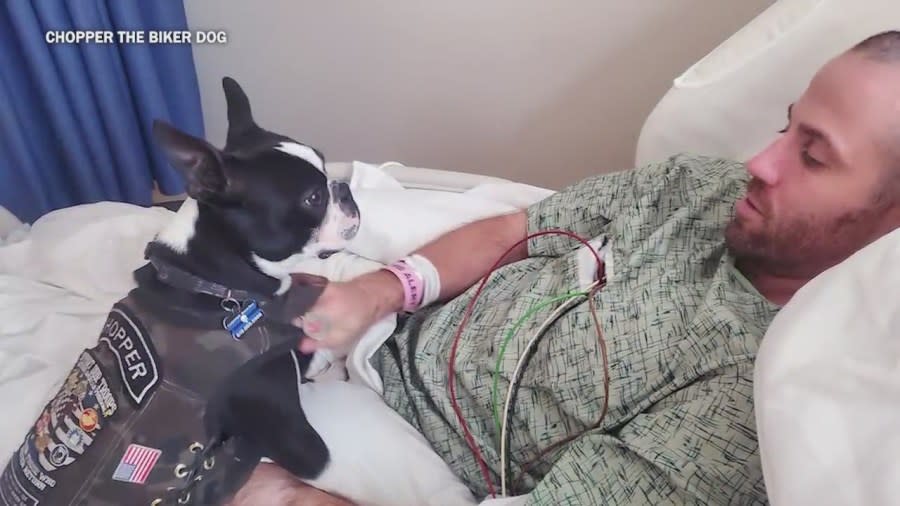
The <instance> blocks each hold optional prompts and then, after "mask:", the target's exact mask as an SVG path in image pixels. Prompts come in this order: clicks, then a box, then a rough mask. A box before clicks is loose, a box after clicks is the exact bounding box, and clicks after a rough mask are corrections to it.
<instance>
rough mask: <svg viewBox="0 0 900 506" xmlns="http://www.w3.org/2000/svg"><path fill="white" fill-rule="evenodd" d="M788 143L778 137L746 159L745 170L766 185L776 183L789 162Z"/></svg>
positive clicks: (783, 138) (784, 138)
mask: <svg viewBox="0 0 900 506" xmlns="http://www.w3.org/2000/svg"><path fill="white" fill-rule="evenodd" d="M789 147H790V144H789V143H788V142H787V141H786V137H780V138H778V139H776V140H775V141H773V142H772V143H771V144H769V145H768V146H766V148H765V149H763V150H762V151H760V152H759V153H757V154H756V156H754V157H753V158H751V159H750V160H748V161H747V163H746V165H747V172H749V173H750V175H751V176H753V177H755V178H757V179H759V180H761V181H763V182H764V183H766V184H767V185H774V184H776V183H778V180H779V179H780V178H781V175H782V173H783V172H784V171H785V170H786V169H787V167H788V166H789V163H790V158H789V157H788V155H789Z"/></svg>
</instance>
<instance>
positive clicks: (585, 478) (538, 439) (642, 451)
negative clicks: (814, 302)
mask: <svg viewBox="0 0 900 506" xmlns="http://www.w3.org/2000/svg"><path fill="white" fill-rule="evenodd" d="M746 182H747V174H746V171H745V170H744V167H743V165H741V164H740V163H737V162H731V161H727V160H720V159H714V158H705V157H698V156H687V155H679V156H675V157H672V158H671V159H668V160H666V161H663V162H659V163H654V164H650V165H647V166H643V167H640V168H637V169H633V170H628V171H622V172H616V173H611V174H604V175H599V176H595V177H591V178H588V179H586V180H583V181H581V182H579V183H577V184H575V185H573V186H571V187H569V188H566V189H564V190H563V191H560V192H558V193H555V194H553V195H551V196H550V197H548V198H546V199H544V200H543V201H541V202H539V203H537V204H534V205H532V206H531V207H530V208H529V209H528V210H527V214H528V229H529V230H528V231H529V233H533V232H537V231H540V230H547V229H564V230H568V231H571V232H574V233H576V234H579V235H580V236H582V237H584V238H587V239H590V238H595V237H599V236H603V235H605V236H606V237H608V238H609V240H610V241H611V250H610V254H611V255H612V259H611V263H610V267H611V269H612V271H611V272H608V280H607V284H606V286H605V287H604V288H603V289H602V290H601V291H600V292H598V293H597V294H596V295H595V300H596V303H597V304H596V305H597V309H598V317H599V321H600V324H601V328H602V331H603V335H604V338H605V341H606V346H607V349H608V357H609V378H610V382H609V399H608V413H607V414H606V416H605V419H604V420H603V422H602V424H601V425H600V426H599V427H597V428H594V429H591V430H588V431H587V432H586V433H584V434H583V435H581V436H579V437H578V438H576V439H574V440H573V441H572V442H570V443H568V444H566V445H564V446H562V447H561V448H559V449H557V450H554V451H552V452H550V453H548V454H546V455H545V456H544V457H542V458H541V459H540V460H539V461H538V463H536V464H534V465H533V466H531V468H530V469H529V470H528V472H527V474H526V475H525V476H524V478H523V479H522V480H520V482H519V483H518V485H517V486H516V488H514V489H512V490H510V491H509V492H508V495H518V494H526V493H527V494H529V501H528V503H529V504H547V505H558V504H576V505H595V504H597V505H599V504H652V505H657V504H762V503H765V502H766V495H765V487H764V483H763V477H762V469H761V466H760V459H759V447H758V445H757V440H756V433H755V423H754V414H753V360H754V358H755V356H756V353H757V350H758V346H759V343H760V341H761V339H762V337H763V335H764V333H765V330H766V328H767V327H768V325H769V323H770V322H771V319H772V318H773V317H774V316H775V314H776V312H777V310H778V306H776V305H774V304H772V303H770V302H769V301H767V300H765V299H764V298H763V297H762V296H761V295H760V294H759V293H758V292H757V291H756V290H755V289H754V287H753V286H752V285H751V284H750V283H749V282H748V281H747V280H746V278H744V277H743V276H742V275H741V274H740V272H739V271H738V270H737V269H736V268H735V267H734V259H733V258H732V257H731V256H730V255H729V254H728V252H727V250H726V248H725V245H724V235H723V232H724V228H725V225H726V224H727V223H728V221H729V220H730V219H731V217H732V216H733V206H734V202H735V200H737V199H738V198H739V197H740V196H741V195H742V194H743V192H744V190H745V188H746ZM580 246H581V243H579V242H577V241H575V240H573V239H571V238H568V237H564V236H541V237H537V238H533V239H531V240H529V242H528V252H529V258H527V259H525V260H523V261H520V262H517V263H515V264H511V265H508V266H506V267H504V268H502V269H500V270H498V271H497V273H495V274H494V275H493V276H492V277H491V279H490V281H489V282H488V283H487V285H486V287H485V289H484V292H483V294H482V296H481V297H480V298H479V301H478V302H477V303H476V306H475V308H474V312H473V314H472V317H471V318H470V320H469V323H468V325H467V326H466V328H465V331H464V332H463V334H462V337H461V340H460V343H459V348H458V350H457V357H456V375H457V398H458V401H459V404H460V406H461V409H462V413H463V415H464V417H465V420H466V422H467V424H468V425H469V428H470V430H471V432H472V434H473V436H474V439H475V441H476V442H477V444H478V446H479V448H480V451H481V453H482V455H483V457H484V458H485V459H486V462H487V465H488V467H489V469H490V472H491V479H492V481H493V482H494V483H495V484H496V486H497V493H498V494H499V482H500V479H499V472H500V455H499V449H500V435H499V433H498V431H497V430H496V426H495V423H494V418H493V414H492V413H493V411H492V404H491V393H492V382H493V378H494V375H495V372H494V371H495V362H496V360H497V357H498V353H499V349H500V345H501V343H502V341H503V339H504V337H505V335H506V334H507V332H508V330H509V328H510V327H511V326H512V325H513V324H514V323H515V322H516V321H517V320H519V319H520V317H521V316H522V315H524V314H525V313H526V312H527V311H528V310H529V309H530V308H531V307H532V306H534V305H535V304H537V303H539V302H541V301H543V300H545V299H547V298H548V297H552V296H555V295H558V294H562V293H565V292H568V291H571V290H574V289H577V288H578V286H577V285H578V283H577V261H576V254H575V252H576V250H577V249H578V248H579V247H580ZM476 287H477V284H476ZM476 287H472V288H471V289H469V290H468V291H466V292H465V293H463V294H462V295H461V296H459V297H457V298H456V299H454V300H452V301H450V302H449V303H446V304H443V305H435V306H432V307H429V308H426V309H424V310H421V311H420V312H418V313H416V314H414V315H412V316H410V317H409V318H407V319H405V320H404V321H403V322H402V323H401V325H400V326H399V327H398V330H397V331H396V332H395V334H394V336H393V338H392V339H391V340H389V341H388V344H387V345H386V346H383V347H382V349H381V350H380V351H379V353H378V354H377V355H376V359H375V365H376V367H377V368H378V369H379V370H380V372H381V373H382V376H383V379H384V385H385V394H384V397H385V400H386V402H387V403H388V404H389V405H390V406H392V407H393V408H394V409H396V410H397V411H398V412H399V413H400V414H401V415H402V416H403V417H404V418H405V419H407V420H408V421H409V422H410V423H412V424H413V425H414V426H415V427H416V428H418V429H419V430H420V431H421V432H422V433H423V434H424V436H425V437H426V438H427V439H428V440H429V441H430V443H431V444H432V446H433V448H434V449H435V450H436V451H437V453H438V454H439V455H441V456H442V457H443V458H444V459H445V460H446V461H447V462H448V464H449V465H450V466H451V468H452V469H453V470H454V472H455V473H456V474H457V475H458V476H460V477H461V478H462V479H463V480H464V481H465V483H466V484H467V485H468V486H469V487H470V488H471V489H472V490H473V491H474V492H475V494H476V496H478V497H484V496H486V495H487V494H488V489H487V486H486V484H485V483H484V479H483V477H482V474H481V472H480V468H479V466H478V465H477V463H476V461H475V459H474V457H473V455H472V453H471V451H470V450H469V448H468V446H467V444H466V442H465V439H464V437H463V431H462V428H461V426H460V424H459V423H458V421H457V418H456V415H455V414H454V412H453V409H452V405H451V403H450V397H449V394H448V389H447V383H448V380H447V374H448V357H449V354H450V350H451V346H452V342H453V337H454V335H455V333H456V330H457V328H458V325H459V323H460V321H461V319H462V316H463V314H464V312H465V311H466V307H467V306H468V304H469V302H470V301H471V298H472V296H473V295H474V293H475V288H476ZM555 307H556V306H555V305H550V306H548V307H546V308H545V309H543V310H540V311H538V312H537V313H535V314H534V316H533V318H530V319H528V320H527V321H526V323H525V324H523V325H522V326H521V328H520V329H519V330H518V332H517V333H516V334H515V335H514V336H513V338H512V340H511V341H510V342H509V344H508V347H507V350H506V352H505V354H504V359H503V361H502V364H501V367H500V371H499V385H498V387H499V398H500V400H499V403H500V408H502V404H503V401H504V399H505V395H506V390H507V387H508V386H509V381H510V379H511V378H512V377H513V371H514V369H515V366H516V362H517V360H518V357H519V355H520V354H521V353H522V352H523V350H524V349H525V346H526V344H527V342H528V341H529V340H530V338H531V336H532V334H533V333H534V331H535V330H536V329H537V327H538V326H539V325H540V324H541V322H543V321H544V320H545V319H546V317H547V316H548V315H549V314H550V313H551V312H552V311H553V309H555ZM520 382H521V384H520V386H519V389H518V392H517V396H516V402H515V404H514V407H513V409H512V411H511V415H510V428H509V431H510V434H509V439H508V441H509V443H508V445H507V447H508V448H509V452H510V453H509V456H510V457H509V460H510V471H509V474H508V476H511V477H518V475H519V473H520V471H521V470H522V466H523V465H525V464H526V463H528V462H530V461H532V460H533V459H534V458H535V457H536V456H537V454H538V453H539V452H540V451H541V450H542V449H544V448H546V447H547V446H549V445H550V444H552V443H554V442H556V441H559V440H561V439H564V438H565V437H567V436H568V435H570V434H576V433H579V432H582V431H586V430H587V429H590V428H591V427H592V426H593V425H594V424H595V423H596V422H597V420H598V418H599V417H600V412H601V408H602V405H603V396H604V388H603V386H604V375H603V362H602V355H601V348H600V345H599V340H598V336H597V332H596V330H595V327H594V324H593V320H592V318H591V314H590V307H589V304H588V303H587V302H586V301H585V302H582V303H580V304H579V305H577V306H576V307H575V308H574V309H572V310H570V311H569V312H567V313H565V314H564V315H563V316H562V317H561V318H559V319H558V320H557V321H556V323H555V324H554V325H552V326H551V327H550V328H549V329H548V330H547V331H546V332H545V333H544V334H543V337H542V338H541V340H540V342H539V344H538V346H537V348H536V350H535V351H534V353H533V355H532V357H531V359H530V361H529V362H528V365H527V367H526V368H525V370H524V372H523V373H522V375H521V380H520ZM511 481H512V480H511V479H509V481H508V483H510V482H511Z"/></svg>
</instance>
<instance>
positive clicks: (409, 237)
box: [0, 162, 551, 504]
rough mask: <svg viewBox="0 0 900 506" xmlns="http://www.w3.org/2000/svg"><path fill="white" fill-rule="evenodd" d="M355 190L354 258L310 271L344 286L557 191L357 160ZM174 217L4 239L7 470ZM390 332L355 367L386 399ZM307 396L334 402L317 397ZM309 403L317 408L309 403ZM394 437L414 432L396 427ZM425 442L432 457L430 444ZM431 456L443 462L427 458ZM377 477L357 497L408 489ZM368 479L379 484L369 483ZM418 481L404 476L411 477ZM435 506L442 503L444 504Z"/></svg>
mask: <svg viewBox="0 0 900 506" xmlns="http://www.w3.org/2000/svg"><path fill="white" fill-rule="evenodd" d="M351 188H352V189H353V192H354V195H355V197H356V199H357V203H358V204H359V207H360V211H361V215H362V224H361V228H360V231H359V234H358V236H357V238H356V240H354V242H353V244H351V247H350V251H349V252H348V253H341V254H337V255H334V256H333V257H331V258H330V259H328V260H325V261H321V260H311V261H310V262H309V264H308V265H307V266H304V268H303V269H302V270H304V271H307V272H314V273H318V274H322V275H325V276H326V277H329V278H330V279H345V278H347V277H351V276H354V275H357V274H360V273H362V272H366V271H369V270H372V269H376V268H378V267H379V266H380V265H382V264H383V263H387V262H390V261H392V260H394V259H396V258H398V257H400V256H402V255H404V254H406V253H408V252H410V251H412V250H414V249H415V248H417V247H419V246H421V245H423V244H425V243H426V242H428V241H429V240H431V239H433V238H435V237H437V236H438V235H440V234H441V233H443V232H446V231H448V230H450V229H452V228H455V227H457V226H459V225H461V224H463V223H466V222H469V221H473V220H476V219H479V218H482V217H487V216H491V215H496V214H500V213H505V212H510V211H512V210H514V209H515V208H517V207H524V206H526V205H528V204H530V203H533V202H536V201H538V200H540V199H541V198H544V197H546V196H547V195H549V194H550V193H551V192H550V191H548V190H543V189H540V188H535V187H531V186H527V185H520V184H516V183H508V184H506V183H503V184H496V183H492V184H489V185H483V186H479V187H476V188H473V189H472V190H469V191H467V192H464V193H450V192H438V191H428V190H410V189H404V188H403V187H402V185H401V184H400V182H398V181H397V180H395V179H393V178H392V177H390V176H389V175H388V174H387V173H385V172H384V171H383V170H381V169H380V168H379V167H376V166H373V165H369V164H364V163H359V162H356V163H355V164H354V171H353V176H352V179H351ZM172 216H173V213H172V212H170V211H168V210H165V209H161V208H142V207H138V206H132V205H127V204H119V203H110V202H103V203H98V204H90V205H83V206H77V207H72V208H68V209H63V210H59V211H56V212H53V213H50V214H47V215H45V216H44V217H42V218H41V219H39V220H37V221H36V222H35V223H33V224H32V225H31V226H30V227H27V226H24V227H20V228H17V229H14V231H13V232H12V233H7V234H6V235H5V236H2V237H0V405H3V406H6V407H7V409H6V412H5V414H4V416H3V417H0V455H2V460H0V462H2V463H3V465H5V464H6V461H7V460H8V458H9V456H10V455H11V454H12V453H13V452H14V451H15V450H16V448H18V446H19V444H20V443H21V440H22V437H23V436H24V434H25V433H26V431H27V430H28V427H29V426H30V425H31V424H32V423H33V422H34V419H35V417H36V416H37V414H38V413H39V412H40V409H41V408H42V406H43V404H44V403H45V402H46V401H47V400H48V399H49V398H50V397H51V396H52V394H53V393H54V392H55V391H56V389H57V388H58V386H59V385H60V383H61V382H62V380H63V378H64V377H65V375H66V374H67V373H68V371H69V369H70V368H71V367H72V365H73V363H74V360H75V358H76V357H77V354H78V352H80V350H82V349H83V348H87V347H91V346H93V345H94V343H95V342H96V339H97V336H98V334H99V331H100V328H101V326H102V324H103V321H104V320H105V318H106V316H107V314H108V312H109V308H110V306H111V305H112V304H113V303H114V302H115V301H116V300H118V299H120V298H121V297H123V296H124V295H125V294H126V293H127V292H128V290H129V289H131V288H132V287H133V286H134V283H133V280H132V277H131V273H132V271H133V270H134V269H136V268H137V267H139V266H140V265H142V264H143V263H144V259H143V249H144V246H145V245H146V243H147V242H148V241H150V240H151V239H152V238H153V236H154V235H155V234H156V233H157V232H158V231H159V230H160V229H161V228H162V227H163V226H165V225H166V224H167V223H168V221H169V220H170V219H171V218H172ZM392 330H393V318H389V319H386V320H385V321H384V322H381V323H380V324H379V325H377V326H376V327H375V328H373V329H372V330H371V331H370V332H369V334H367V336H366V339H365V340H364V341H363V343H362V344H361V346H360V347H359V348H357V349H356V350H354V352H353V354H352V355H351V357H350V360H349V362H350V363H349V364H348V365H349V367H348V368H349V370H350V372H351V379H352V380H353V381H354V382H355V383H361V384H364V385H366V386H368V387H371V388H372V389H374V390H375V391H376V392H380V378H378V377H377V374H375V373H374V370H372V369H371V368H370V367H368V363H367V361H366V360H367V358H368V357H369V356H370V355H371V353H372V352H373V350H374V348H375V347H377V346H378V345H380V344H381V342H382V341H383V339H384V338H386V337H387V335H388V334H389V333H390V331H392ZM319 388H321V387H319ZM342 388H345V390H346V391H345V392H344V394H345V395H346V396H349V397H347V398H354V399H357V398H359V397H360V396H363V397H365V396H366V394H365V393H360V392H358V391H355V392H354V391H351V390H347V389H352V387H351V386H350V385H345V386H344V387H342ZM309 397H310V399H316V398H322V399H326V398H327V397H328V396H323V395H319V396H316V395H314V394H313V393H310V396H309ZM311 402H314V401H311ZM323 402H324V401H323ZM332 402H333V401H332ZM326 404H327V403H326ZM324 405H325V404H323V407H322V409H325V408H324ZM304 407H305V408H306V409H307V410H308V411H316V410H317V409H316V407H315V406H311V405H310V406H307V405H306V403H304ZM329 409H332V410H333V409H334V408H333V407H331V408H329ZM318 411H320V412H321V410H318ZM311 420H312V417H311ZM391 430H393V431H394V432H395V433H397V432H398V431H399V433H403V432H404V429H403V428H402V426H398V425H394V426H393V429H391ZM407 436H408V437H410V438H415V435H410V434H407ZM416 444H420V448H421V449H422V451H423V452H424V451H426V450H427V444H426V445H424V446H421V441H419V443H416ZM348 448H353V446H352V445H348ZM422 458H423V459H424V460H427V461H433V459H432V457H431V456H425V455H424V453H423V455H422ZM414 460H415V459H413V460H412V461H408V462H406V464H405V465H407V466H408V465H409V464H410V463H412V462H413V461H414ZM413 469H415V467H413ZM369 470H370V471H371V473H370V475H366V474H365V470H364V469H363V470H360V469H357V470H356V472H358V473H360V474H357V475H356V477H357V478H358V479H357V480H356V481H357V490H356V492H357V493H359V494H369V493H370V492H373V489H372V487H377V488H380V489H382V491H383V493H387V494H389V495H388V496H387V497H391V496H392V494H394V493H399V492H400V491H399V490H396V489H395V490H394V492H388V491H387V490H386V485H387V484H386V483H384V482H383V481H382V482H380V483H379V482H378V481H376V480H375V478H376V477H377V476H381V473H379V472H378V469H377V468H371V469H369ZM438 474H440V473H438ZM366 476H369V477H370V478H371V479H370V480H368V481H367V480H366V479H365V478H366ZM410 478H411V477H410V476H404V479H405V481H410ZM413 479H415V478H413ZM441 479H443V478H442V476H435V478H434V479H433V480H432V481H433V482H434V483H433V484H432V485H427V484H426V485H423V486H426V487H427V486H431V487H432V489H431V490H432V491H434V490H438V489H440V488H441V487H445V490H444V491H443V492H441V493H444V494H448V495H445V497H446V498H450V497H455V498H458V499H459V500H460V501H463V503H466V502H469V501H468V500H463V499H461V498H463V497H464V496H465V493H464V491H461V490H460V488H459V486H458V485H455V484H453V483H449V484H448V483H443V484H442V483H439V482H440V480H441ZM435 480H436V481H435ZM325 485H326V486H327V484H325ZM408 493H409V495H408V498H409V500H410V501H413V500H414V499H413V498H415V497H418V498H419V500H420V499H421V498H422V497H424V496H423V495H418V496H417V495H416V494H424V495H427V494H428V493H431V492H422V490H419V491H416V490H409V491H408ZM352 495H356V494H352ZM394 499H396V500H400V502H396V503H395V504H400V503H401V502H402V500H401V498H400V497H396V496H394ZM430 501H433V503H435V504H440V501H441V499H439V498H432V499H430ZM447 504H449V503H447Z"/></svg>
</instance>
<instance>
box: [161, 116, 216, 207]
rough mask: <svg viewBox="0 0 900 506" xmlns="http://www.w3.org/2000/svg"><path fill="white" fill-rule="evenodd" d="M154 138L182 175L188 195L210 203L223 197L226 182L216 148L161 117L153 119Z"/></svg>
mask: <svg viewBox="0 0 900 506" xmlns="http://www.w3.org/2000/svg"><path fill="white" fill-rule="evenodd" d="M153 138H154V139H155V140H156V142H157V144H159V146H160V147H161V148H162V149H163V151H164V152H165V153H166V156H167V157H168V159H169V162H170V163H171V164H172V165H173V166H174V167H175V168H176V169H178V170H179V171H180V172H181V174H182V175H183V176H184V179H185V182H186V184H187V187H186V191H187V194H188V195H189V196H191V197H193V198H195V199H197V200H200V201H204V202H209V203H214V202H221V201H223V200H225V198H226V196H227V194H228V190H229V184H228V178H227V176H226V175H225V168H224V165H223V163H222V154H221V153H220V152H219V150H218V149H216V148H215V147H213V146H212V145H211V144H209V143H208V142H206V141H205V140H203V139H199V138H197V137H194V136H193V135H189V134H186V133H184V132H182V131H180V130H178V129H177V128H175V127H173V126H172V125H170V124H169V123H166V122H165V121H162V120H154V121H153Z"/></svg>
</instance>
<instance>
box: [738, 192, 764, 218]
mask: <svg viewBox="0 0 900 506" xmlns="http://www.w3.org/2000/svg"><path fill="white" fill-rule="evenodd" d="M737 211H738V212H741V213H745V214H746V213H751V214H758V215H760V216H764V215H763V212H762V211H761V210H760V208H759V205H757V204H756V202H755V201H754V200H753V198H752V197H750V195H745V196H744V198H742V199H740V200H738V202H737Z"/></svg>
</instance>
